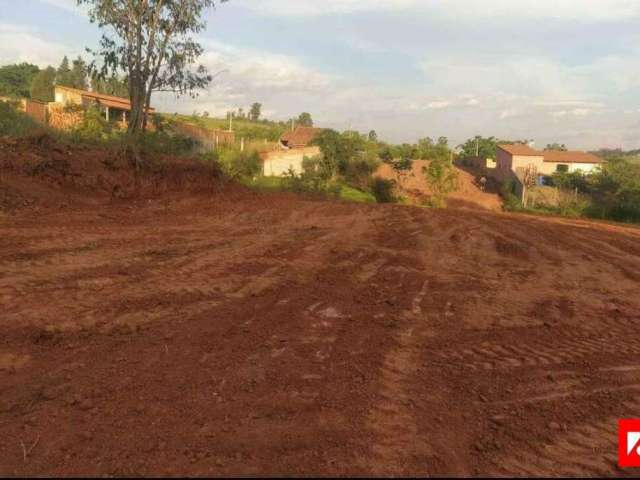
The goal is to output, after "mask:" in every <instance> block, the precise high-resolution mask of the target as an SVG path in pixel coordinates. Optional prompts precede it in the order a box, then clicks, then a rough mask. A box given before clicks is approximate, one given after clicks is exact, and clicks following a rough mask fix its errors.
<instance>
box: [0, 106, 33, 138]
mask: <svg viewBox="0 0 640 480" xmlns="http://www.w3.org/2000/svg"><path fill="white" fill-rule="evenodd" d="M41 128H42V127H40V126H39V125H38V124H37V123H36V122H35V121H34V120H32V119H31V118H30V117H28V116H27V115H25V114H24V113H22V112H19V111H18V110H16V108H15V106H13V105H10V104H8V103H5V102H0V135H7V136H10V137H23V136H25V135H29V134H30V133H33V132H35V131H37V130H40V129H41Z"/></svg>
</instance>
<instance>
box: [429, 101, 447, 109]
mask: <svg viewBox="0 0 640 480" xmlns="http://www.w3.org/2000/svg"><path fill="white" fill-rule="evenodd" d="M449 105H451V102H449V101H447V100H438V101H435V102H429V103H428V104H427V108H430V109H432V110H440V109H442V108H447V107H448V106H449Z"/></svg>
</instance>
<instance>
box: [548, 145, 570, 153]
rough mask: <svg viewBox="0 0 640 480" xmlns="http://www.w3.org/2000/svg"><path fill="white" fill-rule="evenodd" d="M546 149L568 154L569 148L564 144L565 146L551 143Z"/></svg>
mask: <svg viewBox="0 0 640 480" xmlns="http://www.w3.org/2000/svg"><path fill="white" fill-rule="evenodd" d="M544 149H545V150H557V151H559V152H566V151H567V146H566V145H565V144H564V143H563V144H559V143H549V144H547V146H546V147H545V148H544Z"/></svg>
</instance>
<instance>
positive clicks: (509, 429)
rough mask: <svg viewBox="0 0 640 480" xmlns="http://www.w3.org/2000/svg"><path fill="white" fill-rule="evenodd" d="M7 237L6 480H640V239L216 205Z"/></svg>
mask: <svg viewBox="0 0 640 480" xmlns="http://www.w3.org/2000/svg"><path fill="white" fill-rule="evenodd" d="M4 173H6V172H4ZM16 178H17V177H16ZM25 178H26V177H25ZM29 178H31V177H29ZM36 180H38V179H37V178H36V179H35V180H34V179H33V178H32V179H31V181H32V182H33V183H34V185H40V183H38V182H36ZM25 181H27V180H25ZM0 233H1V234H0V312H1V314H0V475H3V476H6V475H83V474H86V475H134V474H137V475H178V474H187V475H239V474H244V475H250V474H255V475H279V474H300V475H302V474H322V475H346V474H352V475H355V474H397V475H401V474H404V475H438V474H457V475H473V474H484V475H546V476H549V475H561V474H562V475H622V474H629V475H631V474H636V475H637V474H638V473H640V472H638V471H636V472H633V471H631V472H629V471H627V472H620V471H618V470H617V468H616V466H615V455H616V439H615V434H616V432H615V429H616V423H617V420H618V419H619V418H625V417H638V416H640V365H639V364H638V363H639V362H638V360H637V357H638V354H640V337H639V336H638V334H637V332H638V328H639V327H640V313H639V312H640V296H639V295H638V291H639V290H640V288H639V287H640V273H639V272H640V231H639V230H638V229H634V228H625V227H620V226H612V225H604V224H594V223H589V222H573V221H568V220H565V221H558V220H554V219H537V218H533V217H525V216H521V217H519V216H509V215H504V214H494V213H490V212H486V213H484V212H480V211H478V212H470V211H463V210H425V209H418V208H411V207H403V206H393V205H392V206H376V205H355V204H343V203H328V202H327V203H325V202H311V201H305V200H302V199H296V198H295V197H291V196H284V195H264V196H263V195H256V194H252V193H247V192H242V191H219V192H218V193H213V194H212V193H206V194H203V193H199V194H187V193H185V194H183V195H182V196H174V197H166V196H162V197H156V198H154V197H150V198H145V199H144V200H143V201H137V202H135V203H132V204H128V203H123V202H112V201H111V200H109V199H102V197H100V199H99V200H96V201H95V203H94V204H93V205H90V206H87V205H84V204H81V205H76V204H69V205H67V206H66V207H64V208H59V206H57V205H56V206H55V208H45V207H41V208H40V209H39V210H37V211H34V210H32V209H27V210H18V211H16V213H15V214H12V215H5V216H3V217H0Z"/></svg>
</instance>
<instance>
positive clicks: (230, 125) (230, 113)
mask: <svg viewBox="0 0 640 480" xmlns="http://www.w3.org/2000/svg"><path fill="white" fill-rule="evenodd" d="M229 131H230V132H233V112H229Z"/></svg>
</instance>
